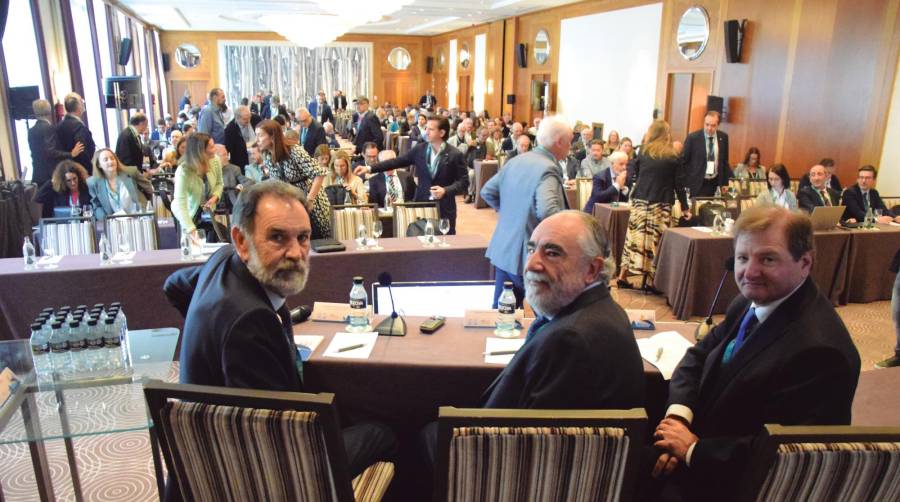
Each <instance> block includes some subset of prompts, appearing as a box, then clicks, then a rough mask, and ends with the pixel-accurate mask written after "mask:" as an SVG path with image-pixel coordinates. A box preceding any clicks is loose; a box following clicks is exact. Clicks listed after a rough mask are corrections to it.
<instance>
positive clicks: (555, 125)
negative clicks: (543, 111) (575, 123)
mask: <svg viewBox="0 0 900 502" xmlns="http://www.w3.org/2000/svg"><path fill="white" fill-rule="evenodd" d="M566 132H572V127H571V126H569V124H568V123H566V121H565V120H564V119H563V118H562V117H561V116H559V115H552V116H550V117H547V118H545V119H543V120H541V125H540V127H538V131H537V136H536V137H535V142H536V143H537V144H538V145H540V146H542V147H544V148H546V149H548V150H549V149H551V148H552V147H553V145H555V144H556V142H557V141H559V138H561V137H562V135H563V134H565V133H566Z"/></svg>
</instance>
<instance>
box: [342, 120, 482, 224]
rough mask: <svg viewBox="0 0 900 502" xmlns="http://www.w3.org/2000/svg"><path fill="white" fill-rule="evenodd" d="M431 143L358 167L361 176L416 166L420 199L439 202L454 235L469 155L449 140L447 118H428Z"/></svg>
mask: <svg viewBox="0 0 900 502" xmlns="http://www.w3.org/2000/svg"><path fill="white" fill-rule="evenodd" d="M425 135H426V137H427V138H428V141H427V142H424V141H423V142H420V143H419V144H417V145H416V146H415V148H413V149H411V150H410V151H408V152H406V153H405V154H403V155H401V156H399V157H397V158H396V159H390V160H386V161H384V162H379V163H378V164H375V165H374V166H358V167H357V168H356V169H355V170H354V172H355V173H356V175H357V176H360V175H363V174H366V173H381V172H384V171H389V170H391V169H396V168H398V167H406V166H410V165H412V166H415V167H414V169H415V176H416V177H417V178H418V183H417V185H418V186H417V187H416V195H415V201H416V202H427V201H429V200H436V201H438V212H439V213H440V215H441V218H447V219H448V220H450V234H451V235H454V234H456V196H457V195H462V194H465V193H466V188H467V187H468V186H469V174H468V170H467V169H466V161H465V158H464V156H463V154H462V152H460V151H459V150H457V149H456V148H454V147H453V145H450V144H449V143H447V137H448V136H449V135H450V122H449V121H448V120H447V118H446V117H433V118H430V119H428V124H427V125H426V126H425Z"/></svg>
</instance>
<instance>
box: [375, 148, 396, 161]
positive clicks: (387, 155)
mask: <svg viewBox="0 0 900 502" xmlns="http://www.w3.org/2000/svg"><path fill="white" fill-rule="evenodd" d="M396 158H397V154H396V153H394V151H393V150H382V151H380V152H378V162H384V161H386V160H389V159H396Z"/></svg>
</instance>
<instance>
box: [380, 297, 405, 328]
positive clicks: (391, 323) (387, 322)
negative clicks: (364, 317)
mask: <svg viewBox="0 0 900 502" xmlns="http://www.w3.org/2000/svg"><path fill="white" fill-rule="evenodd" d="M388 293H389V294H390V296H391V317H390V318H385V319H384V320H382V321H381V322H380V323H378V326H375V331H376V332H377V333H378V334H379V335H382V336H406V319H404V318H403V317H401V316H400V314H398V313H397V309H396V308H395V306H394V289H393V288H392V287H391V286H388ZM397 319H400V325H399V326H396V325H395V323H396V322H397Z"/></svg>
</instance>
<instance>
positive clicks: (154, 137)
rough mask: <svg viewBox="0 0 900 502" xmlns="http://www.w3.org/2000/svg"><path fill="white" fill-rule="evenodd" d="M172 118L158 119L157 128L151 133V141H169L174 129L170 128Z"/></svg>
mask: <svg viewBox="0 0 900 502" xmlns="http://www.w3.org/2000/svg"><path fill="white" fill-rule="evenodd" d="M170 120H172V118H171V117H169V118H168V119H157V120H156V129H154V130H153V132H152V133H150V141H169V135H170V134H171V132H172V131H170V130H169V121H170Z"/></svg>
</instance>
